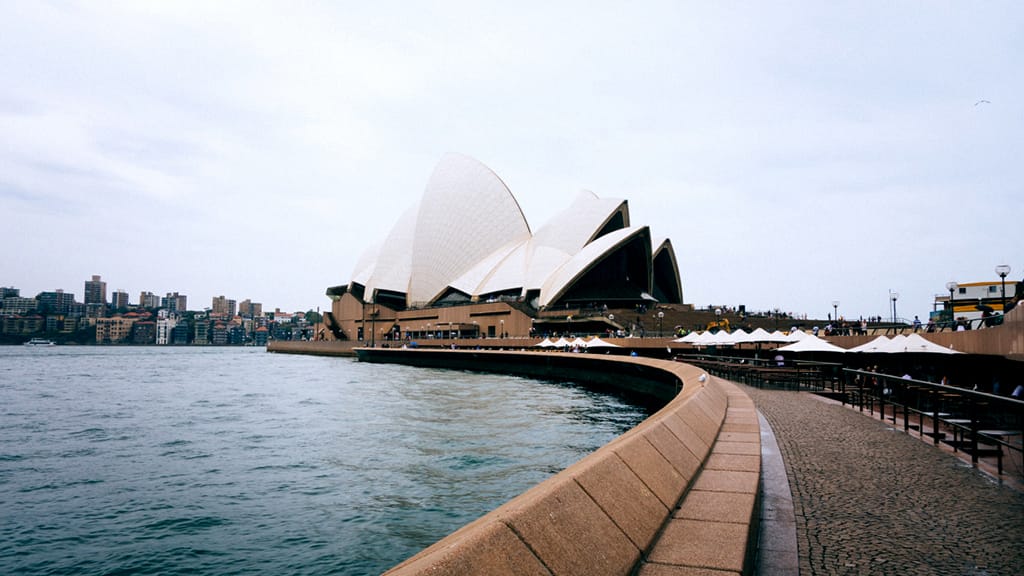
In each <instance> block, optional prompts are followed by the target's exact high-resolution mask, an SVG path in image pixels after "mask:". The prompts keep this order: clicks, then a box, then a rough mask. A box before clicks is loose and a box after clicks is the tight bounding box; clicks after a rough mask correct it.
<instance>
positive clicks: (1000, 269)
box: [996, 264, 1010, 314]
mask: <svg viewBox="0 0 1024 576" xmlns="http://www.w3.org/2000/svg"><path fill="white" fill-rule="evenodd" d="M996 274H999V280H1000V281H1001V282H1002V284H1003V314H1006V277H1007V276H1008V275H1009V274H1010V267H1009V266H1007V265H1006V264H1000V265H999V266H996Z"/></svg>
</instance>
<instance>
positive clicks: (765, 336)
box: [747, 328, 775, 342]
mask: <svg viewBox="0 0 1024 576" xmlns="http://www.w3.org/2000/svg"><path fill="white" fill-rule="evenodd" d="M774 341H775V340H773V336H772V335H771V333H770V332H768V331H767V330H765V329H764V328H755V329H754V331H753V332H751V333H750V334H747V342H774Z"/></svg>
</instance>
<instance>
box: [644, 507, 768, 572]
mask: <svg viewBox="0 0 1024 576" xmlns="http://www.w3.org/2000/svg"><path fill="white" fill-rule="evenodd" d="M748 529H749V526H748V525H746V524H731V523H727V522H707V521H696V520H686V519H677V520H671V521H669V523H668V524H667V525H666V526H665V531H664V532H663V533H662V535H661V538H660V539H659V540H658V543H657V544H656V545H655V546H654V549H653V550H652V551H651V554H650V556H649V560H650V562H652V563H656V564H676V565H680V566H692V567H699V568H713V569H716V570H733V571H736V572H739V571H742V570H743V560H744V558H745V556H746V550H747V546H746V545H747V531H748Z"/></svg>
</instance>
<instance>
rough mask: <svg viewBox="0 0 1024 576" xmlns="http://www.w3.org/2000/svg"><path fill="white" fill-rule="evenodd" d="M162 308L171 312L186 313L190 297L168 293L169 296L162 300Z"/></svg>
mask: <svg viewBox="0 0 1024 576" xmlns="http://www.w3.org/2000/svg"><path fill="white" fill-rule="evenodd" d="M160 307H161V308H166V309H168V310H170V311H171V312H185V311H186V310H188V297H187V296H185V295H184V294H178V293H177V292H168V293H167V296H164V297H163V298H161V299H160Z"/></svg>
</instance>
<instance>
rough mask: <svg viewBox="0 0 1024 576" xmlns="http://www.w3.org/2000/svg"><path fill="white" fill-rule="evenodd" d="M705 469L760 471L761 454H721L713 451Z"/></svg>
mask: <svg viewBox="0 0 1024 576" xmlns="http://www.w3.org/2000/svg"><path fill="white" fill-rule="evenodd" d="M704 469H705V470H738V471H740V472H760V471H761V456H760V455H758V456H750V455H746V454H719V453H717V452H713V453H712V454H711V456H710V457H709V458H708V461H707V463H705V464H704Z"/></svg>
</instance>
